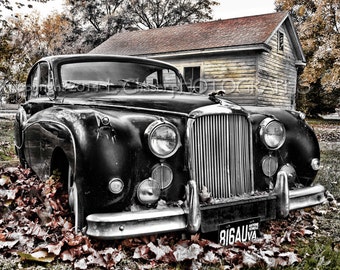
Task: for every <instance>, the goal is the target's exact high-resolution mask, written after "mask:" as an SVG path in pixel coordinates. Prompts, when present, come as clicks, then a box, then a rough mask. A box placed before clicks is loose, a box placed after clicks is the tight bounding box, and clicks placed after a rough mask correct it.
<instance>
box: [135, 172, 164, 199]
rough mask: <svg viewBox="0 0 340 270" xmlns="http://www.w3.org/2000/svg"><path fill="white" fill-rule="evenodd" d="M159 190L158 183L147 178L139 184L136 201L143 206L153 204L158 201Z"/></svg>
mask: <svg viewBox="0 0 340 270" xmlns="http://www.w3.org/2000/svg"><path fill="white" fill-rule="evenodd" d="M160 195H161V188H160V184H159V182H158V181H156V180H154V179H152V178H148V179H145V180H144V181H143V182H142V183H140V184H139V186H138V189H137V197H138V200H139V201H140V202H141V203H143V204H153V203H155V202H157V201H158V200H159V197H160Z"/></svg>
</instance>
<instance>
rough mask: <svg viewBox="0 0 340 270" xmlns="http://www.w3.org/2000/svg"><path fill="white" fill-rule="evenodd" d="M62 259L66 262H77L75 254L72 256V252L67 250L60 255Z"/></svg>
mask: <svg viewBox="0 0 340 270" xmlns="http://www.w3.org/2000/svg"><path fill="white" fill-rule="evenodd" d="M60 259H62V260H63V261H64V262H66V261H69V262H73V261H74V260H75V257H74V256H73V254H71V252H70V250H65V251H63V252H62V253H61V254H60Z"/></svg>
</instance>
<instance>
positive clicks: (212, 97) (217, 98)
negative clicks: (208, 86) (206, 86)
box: [209, 90, 242, 110]
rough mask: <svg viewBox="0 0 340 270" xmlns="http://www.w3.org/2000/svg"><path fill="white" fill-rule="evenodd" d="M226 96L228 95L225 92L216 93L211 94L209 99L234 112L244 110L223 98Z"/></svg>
mask: <svg viewBox="0 0 340 270" xmlns="http://www.w3.org/2000/svg"><path fill="white" fill-rule="evenodd" d="M226 95H227V94H226V92H225V91H224V90H219V91H214V92H211V93H210V94H209V99H210V100H211V101H212V102H214V103H216V104H220V105H221V106H227V107H229V108H230V109H234V110H242V107H241V106H239V105H237V104H235V103H233V102H231V101H229V100H226V99H224V98H222V97H223V96H226Z"/></svg>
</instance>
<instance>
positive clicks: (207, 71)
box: [168, 53, 257, 105]
mask: <svg viewBox="0 0 340 270" xmlns="http://www.w3.org/2000/svg"><path fill="white" fill-rule="evenodd" d="M168 62H171V63H172V64H173V65H175V66H176V67H177V68H178V69H179V70H181V71H182V72H184V68H185V67H194V66H199V67H200V69H201V78H200V79H201V89H200V90H201V92H202V93H204V94H208V93H211V92H214V91H224V92H225V93H226V95H227V96H228V98H230V99H231V100H233V101H235V102H237V103H240V104H242V105H257V101H256V92H255V91H254V86H255V85H256V73H257V56H256V54H252V53H235V54H228V55H212V56H208V57H197V58H195V59H180V60H173V59H169V60H168Z"/></svg>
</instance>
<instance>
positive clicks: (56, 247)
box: [46, 241, 64, 256]
mask: <svg viewBox="0 0 340 270" xmlns="http://www.w3.org/2000/svg"><path fill="white" fill-rule="evenodd" d="M63 246H64V242H62V241H61V242H59V243H57V244H50V245H47V246H46V248H47V251H48V253H53V254H55V255H57V256H59V255H60V252H61V248H62V247H63Z"/></svg>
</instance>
